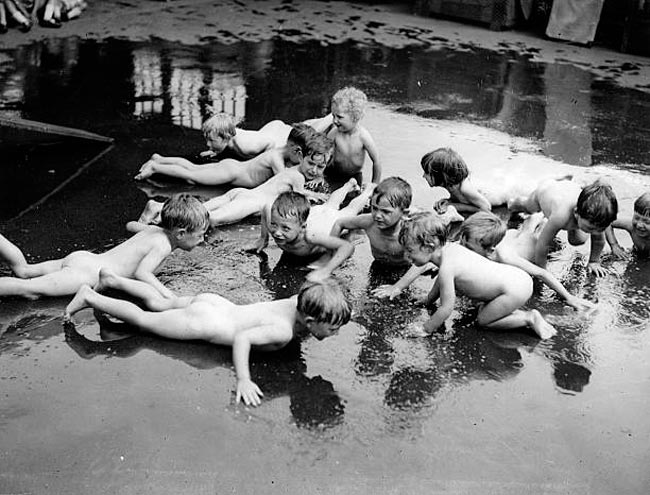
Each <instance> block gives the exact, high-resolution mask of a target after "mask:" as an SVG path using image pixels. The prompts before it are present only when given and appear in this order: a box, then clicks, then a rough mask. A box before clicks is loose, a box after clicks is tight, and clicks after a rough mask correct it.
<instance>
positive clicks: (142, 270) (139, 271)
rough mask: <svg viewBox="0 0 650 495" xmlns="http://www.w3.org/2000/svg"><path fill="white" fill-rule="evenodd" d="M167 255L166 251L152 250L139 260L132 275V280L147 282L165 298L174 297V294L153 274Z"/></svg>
mask: <svg viewBox="0 0 650 495" xmlns="http://www.w3.org/2000/svg"><path fill="white" fill-rule="evenodd" d="M168 254H169V252H168V251H167V250H162V249H152V250H151V251H149V253H148V254H146V255H145V256H144V257H143V258H142V259H141V260H140V263H139V264H138V267H137V268H136V269H135V272H134V273H133V278H135V279H137V280H140V281H142V282H147V283H148V284H149V285H151V286H152V287H154V288H155V289H156V290H157V291H158V292H160V293H161V294H162V296H163V297H166V298H170V297H174V293H173V292H172V291H171V290H169V289H168V288H167V287H165V286H164V285H163V284H162V282H161V281H160V280H158V277H156V276H155V275H154V273H153V272H154V271H155V270H156V268H158V266H159V265H160V263H162V261H163V260H164V259H165V257H166V256H167V255H168Z"/></svg>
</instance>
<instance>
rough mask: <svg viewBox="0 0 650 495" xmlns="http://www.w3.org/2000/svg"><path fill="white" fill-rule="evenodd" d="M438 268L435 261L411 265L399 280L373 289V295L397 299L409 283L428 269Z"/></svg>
mask: <svg viewBox="0 0 650 495" xmlns="http://www.w3.org/2000/svg"><path fill="white" fill-rule="evenodd" d="M434 268H436V265H434V264H433V263H426V264H425V265H422V266H415V265H411V267H410V268H409V269H408V271H407V272H406V273H405V274H404V275H402V278H400V279H399V280H398V281H397V282H395V283H394V284H393V285H381V286H379V287H377V288H376V289H374V290H373V291H372V295H373V296H375V297H380V298H381V297H387V298H388V299H389V300H391V301H392V300H393V299H395V298H396V297H397V296H399V295H400V294H401V293H402V291H403V290H405V289H406V288H407V287H408V286H409V285H411V284H412V283H413V282H415V280H416V279H417V278H418V277H419V276H420V275H422V274H423V273H425V272H426V271H428V270H432V269H434Z"/></svg>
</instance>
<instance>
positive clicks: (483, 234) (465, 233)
mask: <svg viewBox="0 0 650 495" xmlns="http://www.w3.org/2000/svg"><path fill="white" fill-rule="evenodd" d="M545 223H546V219H545V218H544V216H543V215H542V213H534V214H532V215H530V216H529V217H528V218H527V219H526V220H525V221H524V223H523V224H522V226H521V228H520V229H508V228H507V227H506V224H505V223H504V222H503V220H501V219H500V218H499V217H497V216H496V215H495V214H494V213H491V212H487V211H481V212H478V213H474V214H473V215H472V216H470V217H469V218H468V219H467V220H465V221H464V222H463V224H462V225H461V227H460V244H461V245H463V246H465V247H466V248H468V249H471V250H472V251H474V252H475V253H478V254H480V255H481V256H485V257H486V258H488V259H491V260H493V261H496V262H498V263H505V264H506V265H512V266H516V267H517V268H521V269H522V270H523V271H525V272H526V273H528V275H530V276H531V277H537V278H539V279H540V280H541V281H542V282H543V283H544V284H546V285H547V286H548V287H550V288H551V289H553V290H554V291H555V292H557V294H558V295H560V296H561V297H562V298H563V299H564V300H565V301H566V303H567V304H568V305H569V306H571V307H573V308H575V309H577V310H587V309H593V308H594V307H595V305H594V304H593V303H591V302H589V301H586V300H584V299H580V298H579V297H576V296H573V295H571V294H570V293H569V292H568V291H567V290H566V289H565V288H564V286H563V285H562V283H561V282H560V281H559V280H558V279H557V278H555V277H554V276H553V274H552V273H550V272H549V271H548V270H546V269H545V268H541V267H539V266H537V265H535V264H534V263H532V262H531V261H530V260H531V259H532V258H533V256H534V253H535V245H536V244H537V239H538V237H539V234H540V232H541V230H542V228H543V227H544V224H545Z"/></svg>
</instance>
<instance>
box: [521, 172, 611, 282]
mask: <svg viewBox="0 0 650 495" xmlns="http://www.w3.org/2000/svg"><path fill="white" fill-rule="evenodd" d="M508 209H509V210H512V211H524V212H527V213H536V212H538V211H541V212H543V213H544V216H545V217H546V218H547V219H548V222H546V225H544V228H543V229H542V231H541V233H540V235H539V239H538V242H537V246H536V248H535V259H534V261H535V264H536V265H537V266H540V267H542V268H545V267H546V262H547V259H546V258H547V256H548V250H549V247H550V245H551V243H552V241H553V238H554V237H555V235H556V234H557V233H558V232H559V231H560V230H566V231H567V238H568V241H569V243H570V244H571V245H573V246H576V245H581V244H584V243H585V242H586V241H587V236H591V251H590V255H589V262H588V264H587V270H588V271H589V272H590V273H594V274H595V275H597V276H602V275H605V274H606V273H607V271H606V270H605V268H603V267H602V266H601V265H600V254H601V252H602V250H603V246H604V245H605V234H604V231H605V229H606V228H607V227H608V226H609V225H610V224H611V223H612V222H613V221H614V220H615V219H616V215H617V213H618V202H617V200H616V195H615V194H614V191H613V190H612V188H611V187H610V186H609V185H607V184H603V183H602V182H599V181H595V182H594V183H592V184H590V185H588V186H586V187H584V188H582V187H580V186H579V185H578V184H576V183H575V182H573V181H571V180H557V179H548V180H545V181H542V182H540V184H539V185H538V186H537V188H536V189H535V190H534V191H533V192H532V194H531V195H530V196H528V197H519V198H514V199H511V200H510V201H508Z"/></svg>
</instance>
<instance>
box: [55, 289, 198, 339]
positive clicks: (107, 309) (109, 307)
mask: <svg viewBox="0 0 650 495" xmlns="http://www.w3.org/2000/svg"><path fill="white" fill-rule="evenodd" d="M87 307H91V308H93V309H96V310H98V311H101V312H103V313H106V314H108V315H110V316H113V317H115V318H118V319H119V320H122V321H123V322H125V323H128V324H129V325H135V326H137V327H138V328H140V329H142V330H145V331H147V332H151V333H154V334H156V335H160V336H162V337H167V338H170V339H183V340H191V339H199V338H203V337H204V336H203V335H201V334H199V333H197V332H193V331H192V329H191V327H192V325H190V323H191V313H189V312H188V311H187V309H186V308H182V309H170V310H166V311H161V312H151V311H144V310H143V309H141V308H139V307H138V306H136V305H135V304H133V303H132V302H129V301H123V300H121V299H115V298H112V297H106V296H103V295H101V294H98V293H97V292H95V291H94V290H92V289H91V288H90V287H89V286H87V285H84V286H82V287H81V288H80V289H79V291H78V292H77V294H76V295H75V296H74V298H73V299H72V301H70V304H68V306H67V307H66V309H65V319H67V320H70V319H71V317H72V315H73V314H74V313H76V312H77V311H81V310H82V309H84V308H87Z"/></svg>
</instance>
